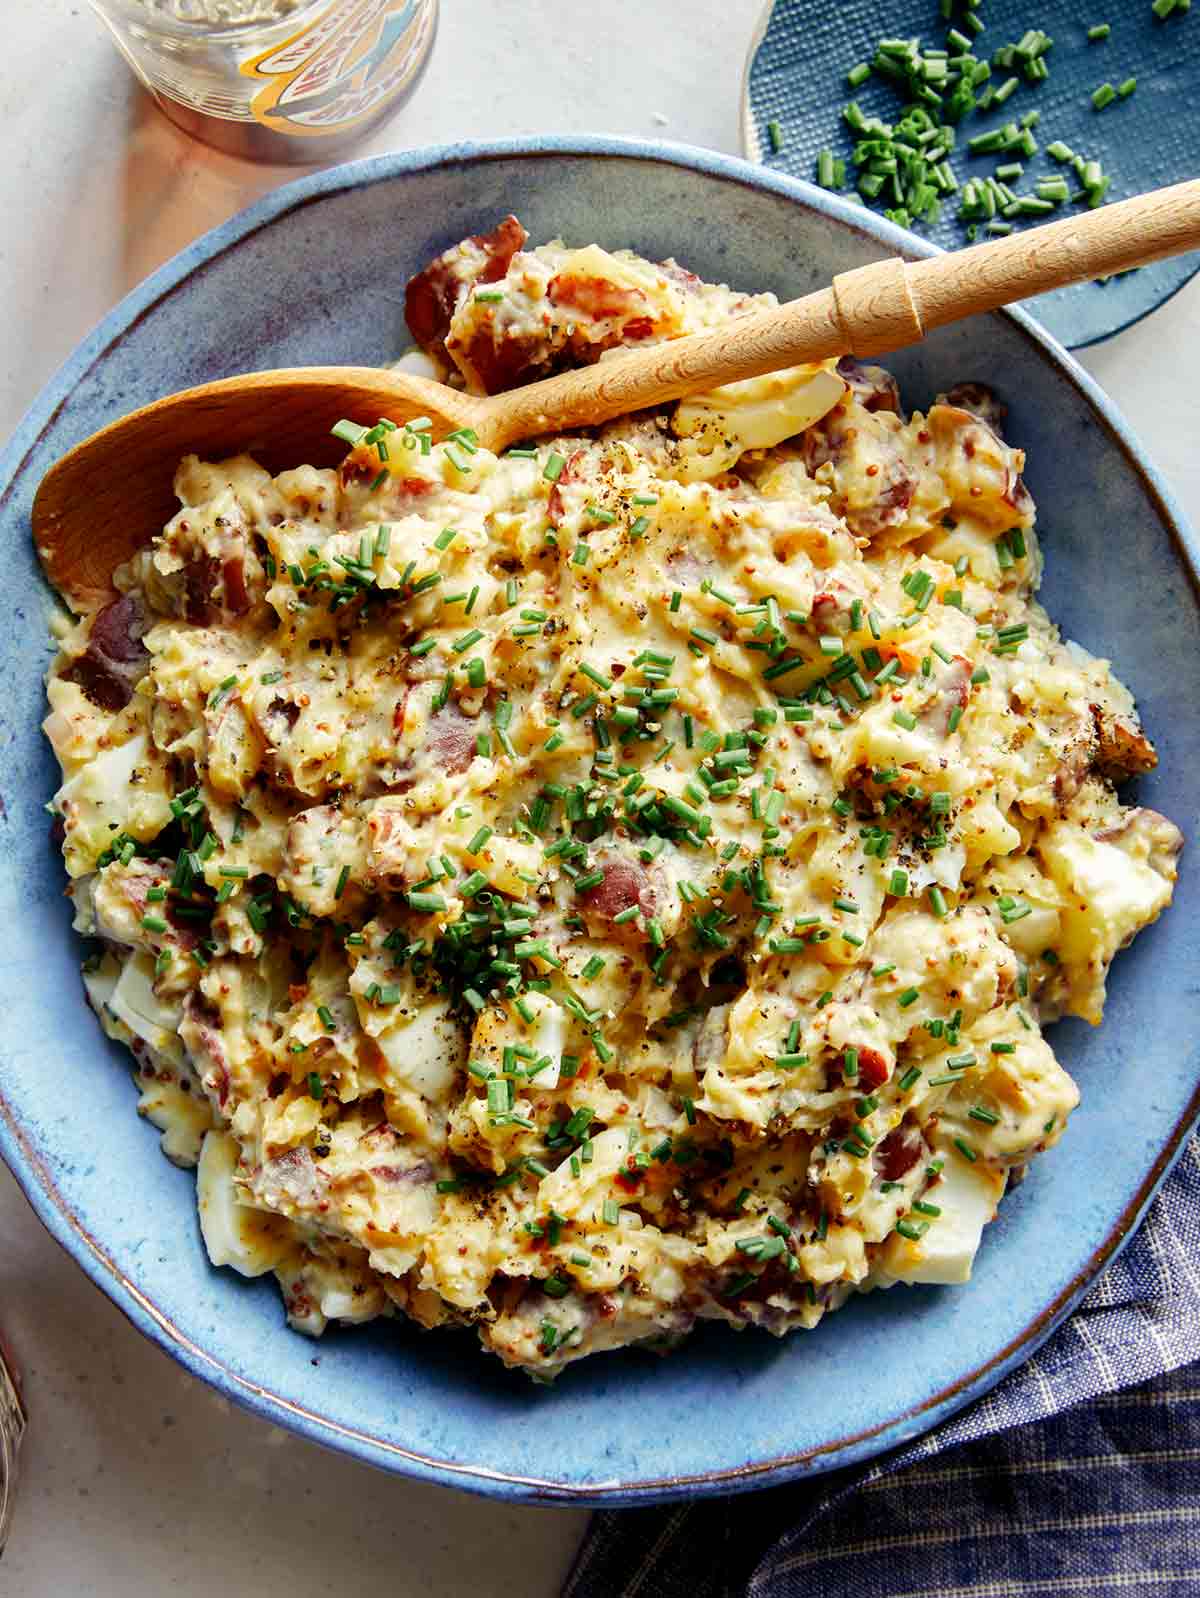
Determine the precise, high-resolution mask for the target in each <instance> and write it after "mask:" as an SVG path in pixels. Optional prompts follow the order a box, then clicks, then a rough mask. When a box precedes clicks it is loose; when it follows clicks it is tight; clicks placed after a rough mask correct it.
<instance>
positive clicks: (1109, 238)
mask: <svg viewBox="0 0 1200 1598" xmlns="http://www.w3.org/2000/svg"><path fill="white" fill-rule="evenodd" d="M1196 248H1200V180H1193V181H1191V182H1188V183H1177V184H1175V185H1174V187H1172V188H1168V189H1157V190H1155V191H1153V192H1152V193H1150V194H1143V195H1138V196H1137V197H1136V198H1134V199H1132V200H1122V201H1120V202H1119V203H1118V204H1115V205H1106V206H1103V207H1101V208H1099V209H1097V210H1095V211H1090V212H1088V213H1087V214H1086V215H1083V216H1072V217H1066V218H1064V219H1063V220H1062V221H1059V222H1050V223H1045V224H1043V225H1042V226H1040V227H1038V228H1033V229H1031V230H1030V231H1029V232H1026V233H1016V234H1013V235H1011V236H1010V237H1008V238H999V239H989V240H988V241H987V242H986V243H984V244H976V245H973V246H971V247H970V248H968V249H964V250H956V251H952V252H949V253H947V254H944V255H935V256H930V257H929V258H928V259H926V260H923V261H911V262H910V261H902V260H900V259H898V258H897V259H892V260H886V261H875V262H873V263H872V264H871V265H870V266H864V267H860V268H859V269H858V270H857V271H854V272H844V273H842V275H841V276H840V277H837V278H835V279H834V283H833V286H832V288H828V289H822V290H820V291H819V292H818V293H816V294H809V295H807V296H806V297H805V298H804V299H801V300H793V301H792V302H791V303H790V304H788V305H783V306H780V307H779V308H778V309H776V310H769V311H757V312H755V313H753V314H752V315H750V316H745V317H740V318H739V319H738V320H737V321H736V322H733V323H731V324H729V325H728V326H726V327H722V328H720V329H718V330H717V331H716V332H712V333H697V334H693V335H692V336H691V337H688V338H682V339H674V340H671V341H669V342H667V343H664V344H656V345H654V346H653V347H652V348H650V349H646V350H638V351H635V352H632V353H629V354H626V355H622V356H621V357H620V359H614V360H611V361H602V362H601V363H600V364H599V365H598V366H593V367H588V368H586V369H585V370H583V371H577V372H567V373H564V374H563V375H562V376H560V377H551V378H547V379H546V380H545V381H544V382H541V383H531V384H530V385H529V386H528V387H526V388H522V389H517V390H515V391H514V392H513V393H510V394H505V395H503V396H502V398H501V400H500V401H499V402H498V408H499V409H500V410H501V411H502V414H498V415H497V416H496V419H495V422H494V423H493V424H492V427H491V428H490V429H489V434H490V436H489V437H487V438H486V439H485V441H486V442H492V441H493V439H494V440H495V443H496V445H503V444H508V443H511V442H513V441H514V440H515V439H518V438H524V437H532V436H534V435H536V434H539V433H548V432H554V431H557V430H558V429H561V428H567V427H573V426H579V425H586V424H587V423H589V422H602V421H607V420H608V419H609V418H611V417H614V416H621V415H624V414H625V413H626V412H628V411H633V410H640V409H642V408H643V407H645V406H649V405H660V404H663V403H664V402H665V401H667V400H672V399H678V398H679V397H680V396H681V395H683V394H688V393H695V392H697V391H698V390H701V389H706V388H715V387H717V386H718V385H720V384H722V383H732V382H736V381H738V380H739V379H741V378H746V377H758V376H759V375H761V374H762V373H763V372H773V371H778V370H779V369H780V368H781V367H784V366H798V365H800V364H802V363H803V362H806V361H822V360H827V359H829V358H830V357H832V356H837V355H881V354H883V353H885V352H886V351H888V350H896V349H903V348H904V347H905V346H906V345H909V344H915V343H918V342H919V341H920V339H921V338H923V337H924V334H925V332H926V331H927V330H928V329H930V328H934V327H942V326H944V325H945V324H946V323H947V322H956V321H959V320H961V319H962V318H964V317H967V316H973V315H974V314H975V313H976V312H979V311H993V310H996V309H997V308H998V307H1000V306H1002V305H1009V304H1011V303H1012V302H1013V301H1014V300H1022V299H1027V298H1029V296H1031V295H1034V294H1044V293H1045V292H1046V291H1047V290H1049V289H1055V288H1062V287H1063V286H1064V285H1066V284H1068V283H1079V282H1083V281H1086V280H1087V279H1088V278H1093V277H1104V276H1107V275H1109V274H1111V273H1113V272H1123V271H1127V270H1128V269H1129V268H1130V267H1132V266H1144V265H1147V264H1148V263H1149V262H1151V261H1157V260H1160V259H1162V258H1163V257H1164V256H1168V255H1178V254H1180V253H1181V252H1182V251H1184V250H1188V249H1196Z"/></svg>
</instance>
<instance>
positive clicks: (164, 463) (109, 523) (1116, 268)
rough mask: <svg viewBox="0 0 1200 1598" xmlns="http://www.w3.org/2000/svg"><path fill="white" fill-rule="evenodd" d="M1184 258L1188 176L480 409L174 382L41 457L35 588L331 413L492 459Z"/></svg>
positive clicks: (393, 375)
mask: <svg viewBox="0 0 1200 1598" xmlns="http://www.w3.org/2000/svg"><path fill="white" fill-rule="evenodd" d="M1197 247H1200V180H1193V181H1191V182H1188V183H1179V184H1176V185H1175V186H1174V187H1172V188H1167V189H1158V190H1155V191H1154V192H1152V193H1150V194H1143V195H1140V196H1138V197H1137V198H1135V199H1132V200H1124V201H1122V202H1121V203H1119V204H1116V205H1109V206H1105V207H1103V208H1102V209H1099V210H1095V211H1091V212H1088V213H1087V214H1086V215H1083V216H1072V217H1068V218H1064V219H1063V220H1062V221H1059V222H1050V223H1047V224H1045V225H1043V226H1041V227H1038V228H1035V229H1033V230H1031V231H1029V232H1025V233H1015V234H1012V235H1010V236H1009V237H1007V238H998V239H995V240H991V241H989V242H987V243H985V244H976V245H974V246H972V247H971V248H969V249H964V250H957V251H954V252H953V253H950V254H942V255H935V256H931V257H929V258H928V259H926V260H922V261H902V260H899V259H892V260H885V261H877V262H875V263H874V264H872V265H870V266H864V267H860V268H859V269H858V270H856V271H853V272H845V273H843V274H842V275H841V276H840V277H836V278H835V279H834V281H833V285H832V287H831V288H827V289H822V290H820V291H819V292H818V293H816V294H809V295H807V296H806V297H805V298H804V299H800V300H793V301H792V302H791V303H790V304H787V305H782V306H779V307H778V308H776V309H773V310H767V311H757V312H754V313H753V314H751V315H748V316H743V317H739V318H738V319H737V320H736V321H732V322H730V323H729V324H728V325H727V326H725V327H721V328H718V329H717V330H716V331H714V332H709V333H696V334H692V335H690V336H689V337H687V338H680V339H673V340H671V341H669V342H666V343H662V344H656V345H653V346H651V347H649V348H647V349H643V350H637V351H630V352H628V353H625V354H623V355H622V356H621V357H620V358H619V359H611V360H606V361H602V362H600V363H599V364H598V365H595V366H589V367H586V368H584V369H582V370H580V371H574V372H567V373H564V374H562V375H561V376H559V377H551V378H547V379H545V380H544V381H542V382H538V383H531V384H529V385H527V386H526V387H524V388H518V389H514V390H513V391H512V392H510V393H507V394H497V395H495V396H493V397H491V398H484V397H480V396H477V395H473V394H463V393H460V392H458V391H457V390H455V389H452V388H447V387H446V386H445V385H444V384H442V383H433V382H430V381H428V380H427V379H424V378H420V377H415V376H409V375H407V374H405V373H400V372H389V371H383V370H378V369H376V368H374V367H367V366H329V367H319V366H316V367H296V368H293V369H289V370H286V371H278V372H254V373H251V374H249V375H247V376H242V377H229V378H225V379H223V380H222V381H220V382H217V383H205V384H203V385H202V386H201V387H199V388H191V389H185V390H184V391H183V392H182V393H179V394H172V395H169V396H168V397H167V398H166V399H161V400H157V401H155V403H154V404H152V405H146V406H143V407H142V409H141V410H137V411H134V412H132V413H131V414H130V415H129V416H126V417H124V418H123V419H122V420H121V421H119V422H114V423H112V424H111V426H109V427H105V428H102V429H101V430H100V432H98V433H93V435H92V436H91V437H90V438H88V439H85V440H84V442H83V443H82V444H79V445H77V446H76V447H75V448H74V449H73V450H71V451H70V453H69V454H67V455H65V456H64V457H63V458H62V460H60V461H58V462H57V463H56V464H55V465H54V466H53V467H52V468H51V469H50V471H49V472H47V474H46V476H45V478H44V479H43V481H42V484H41V486H40V487H39V489H38V492H37V497H36V499H35V500H34V505H33V533H34V539H35V540H36V543H37V549H38V553H39V555H40V557H41V560H42V563H43V565H44V567H45V570H46V574H47V576H48V577H49V578H50V581H51V582H52V583H53V584H54V585H55V587H56V588H58V589H59V590H60V591H61V592H62V593H63V594H64V595H65V597H66V598H67V599H68V600H69V601H70V602H71V604H72V605H74V606H76V607H77V608H79V609H88V608H91V607H94V606H96V605H100V604H103V603H104V602H105V601H106V600H107V599H109V598H111V596H112V594H113V591H114V590H113V587H112V573H113V570H114V568H115V567H116V566H118V565H120V564H121V563H122V562H124V561H126V560H128V559H129V558H130V556H131V555H133V554H134V552H135V551H136V550H137V549H138V548H140V547H141V546H142V545H144V544H146V543H148V542H149V541H150V539H152V538H153V537H154V536H155V534H157V533H158V532H159V531H161V529H162V527H163V524H164V523H165V522H166V521H167V520H168V519H169V517H170V516H171V515H173V514H174V512H175V510H176V508H177V506H176V502H175V499H174V496H173V494H172V491H171V484H172V480H173V477H174V472H175V468H176V465H177V464H178V462H179V460H180V458H181V457H182V456H183V455H184V454H189V453H194V454H198V455H199V456H200V457H201V458H202V459H221V458H222V457H223V456H225V455H229V454H233V453H236V452H237V451H239V450H251V451H252V452H253V453H254V454H255V456H256V457H257V458H258V459H259V460H260V462H261V463H262V464H263V465H264V466H266V467H267V468H268V469H270V470H273V471H278V470H282V469H284V468H285V467H288V466H297V465H300V464H301V463H311V464H313V465H323V464H324V465H328V464H332V463H333V462H334V461H336V460H337V459H338V458H339V456H340V455H341V453H342V449H343V447H342V446H341V445H340V444H338V442H337V441H336V440H335V439H333V438H331V436H330V428H331V427H332V426H333V424H334V423H335V422H336V421H337V420H338V419H339V418H340V417H350V418H353V419H356V420H359V421H363V422H367V423H373V422H374V421H375V420H376V419H377V418H378V417H380V416H387V417H390V418H391V419H392V420H393V421H396V422H404V421H408V420H411V419H413V418H415V417H417V416H428V417H431V418H432V420H433V432H434V437H435V438H440V437H442V436H444V435H445V434H446V433H447V432H451V431H453V430H454V429H456V428H460V427H471V428H474V430H475V432H476V433H477V434H478V437H479V442H480V444H481V445H483V446H484V447H485V448H487V449H490V450H496V451H499V450H502V449H504V448H506V447H507V446H508V445H510V444H513V443H515V442H516V441H517V440H519V439H526V438H533V437H536V436H537V435H539V434H543V433H552V432H557V431H560V430H562V429H565V428H570V427H580V426H587V425H589V424H592V423H597V422H603V421H607V420H609V419H610V418H611V417H614V416H621V415H624V414H625V413H627V412H629V411H634V410H639V409H641V408H643V407H645V406H650V405H658V404H661V403H663V402H664V401H666V400H673V399H678V398H679V397H680V396H681V395H684V394H689V393H694V392H697V391H700V390H704V389H709V388H714V387H716V386H718V385H720V384H722V383H730V382H735V381H737V380H739V379H742V378H747V377H757V376H759V375H761V374H762V373H764V372H771V371H776V370H778V369H780V368H781V367H787V366H796V365H799V364H801V363H803V362H812V361H822V360H826V359H829V358H830V357H833V356H838V355H881V354H883V353H884V352H886V351H888V350H895V349H900V348H902V347H904V346H905V345H909V344H915V343H917V342H918V340H920V339H921V338H922V337H923V336H924V334H925V333H926V331H927V330H929V329H930V328H935V327H942V326H944V325H945V324H946V323H948V322H956V321H959V320H961V319H962V318H963V317H967V316H973V315H974V314H975V313H976V312H977V311H991V310H995V309H996V308H997V307H998V306H1001V305H1007V304H1009V303H1011V302H1012V301H1014V300H1022V299H1026V298H1028V297H1029V296H1031V295H1034V294H1042V293H1045V292H1046V291H1047V290H1049V289H1056V288H1061V287H1063V285H1064V284H1067V283H1078V282H1083V281H1085V280H1087V279H1089V278H1094V277H1103V276H1107V275H1109V274H1112V273H1114V272H1124V271H1127V270H1129V268H1131V267H1134V266H1144V265H1146V264H1148V263H1149V262H1151V261H1157V260H1160V259H1161V258H1162V257H1164V256H1169V255H1177V254H1180V253H1181V252H1182V251H1184V250H1188V249H1195V248H1197Z"/></svg>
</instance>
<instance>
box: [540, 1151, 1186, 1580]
mask: <svg viewBox="0 0 1200 1598" xmlns="http://www.w3.org/2000/svg"><path fill="white" fill-rule="evenodd" d="M1196 1361H1200V1140H1197V1139H1193V1140H1192V1141H1191V1142H1190V1143H1189V1144H1188V1147H1187V1149H1186V1150H1185V1152H1184V1155H1183V1158H1182V1159H1181V1160H1180V1162H1179V1164H1178V1165H1177V1166H1176V1168H1175V1170H1174V1172H1173V1173H1172V1175H1171V1176H1170V1178H1169V1179H1168V1181H1167V1182H1166V1184H1165V1185H1164V1187H1163V1189H1162V1191H1161V1193H1160V1194H1159V1195H1158V1197H1157V1199H1156V1200H1155V1202H1154V1204H1153V1206H1152V1207H1151V1210H1150V1213H1149V1215H1148V1216H1147V1218H1146V1221H1145V1224H1144V1225H1143V1227H1142V1229H1141V1231H1140V1232H1139V1233H1138V1235H1137V1237H1136V1238H1135V1239H1134V1241H1133V1242H1132V1243H1131V1244H1130V1246H1129V1247H1128V1248H1127V1249H1126V1250H1125V1252H1124V1253H1123V1254H1122V1255H1121V1256H1120V1258H1119V1259H1117V1260H1116V1261H1114V1263H1113V1264H1112V1265H1111V1266H1110V1267H1109V1268H1108V1270H1107V1271H1106V1272H1105V1273H1104V1275H1103V1276H1102V1277H1101V1278H1100V1280H1099V1281H1098V1282H1097V1283H1096V1285H1095V1286H1094V1287H1093V1288H1092V1290H1091V1292H1090V1293H1089V1294H1088V1296H1087V1298H1085V1299H1084V1301H1083V1304H1082V1305H1081V1306H1080V1308H1079V1309H1078V1310H1077V1311H1076V1313H1075V1314H1074V1315H1073V1316H1072V1317H1071V1318H1070V1319H1069V1320H1068V1321H1067V1322H1066V1323H1065V1324H1064V1325H1063V1326H1061V1327H1060V1328H1059V1329H1058V1331H1057V1332H1056V1333H1055V1334H1054V1336H1053V1337H1052V1338H1050V1340H1049V1341H1048V1342H1047V1343H1045V1344H1044V1345H1043V1347H1042V1348H1040V1349H1039V1350H1038V1352H1037V1353H1036V1354H1035V1355H1034V1356H1033V1357H1032V1359H1030V1360H1029V1361H1028V1362H1027V1363H1026V1364H1025V1365H1023V1366H1022V1367H1021V1369H1020V1370H1018V1371H1014V1372H1013V1374H1012V1375H1011V1376H1009V1377H1008V1378H1007V1379H1006V1380H1005V1381H1003V1382H1002V1383H1001V1384H1000V1385H999V1386H998V1387H997V1388H995V1389H994V1390H993V1391H992V1392H991V1393H989V1394H988V1395H987V1396H986V1397H985V1398H982V1399H980V1400H979V1402H978V1403H976V1404H973V1405H972V1406H971V1407H970V1408H968V1409H966V1410H964V1411H963V1412H962V1413H960V1414H958V1415H956V1416H955V1417H954V1418H953V1419H952V1420H950V1421H948V1422H947V1423H946V1424H945V1425H944V1426H942V1427H941V1428H940V1429H939V1430H938V1431H936V1432H934V1433H933V1434H931V1435H930V1436H927V1437H923V1438H920V1439H919V1440H918V1441H917V1442H915V1443H911V1444H909V1445H907V1446H906V1447H904V1448H902V1449H899V1450H897V1452H895V1453H894V1454H890V1455H887V1456H885V1457H884V1458H881V1459H877V1460H874V1461H872V1462H871V1463H870V1464H868V1465H860V1466H855V1467H852V1468H850V1469H847V1470H843V1471H837V1472H833V1473H831V1474H829V1475H826V1476H821V1477H817V1478H815V1479H813V1480H811V1481H805V1482H798V1483H795V1484H793V1485H791V1486H787V1487H777V1488H773V1489H772V1490H770V1491H768V1492H763V1493H758V1494H751V1495H749V1496H746V1497H738V1498H730V1499H725V1500H723V1501H717V1502H705V1503H697V1504H693V1505H682V1506H680V1507H677V1508H670V1507H668V1508H665V1509H629V1510H613V1511H605V1512H603V1513H600V1514H597V1515H595V1516H594V1517H593V1519H592V1522H591V1525H590V1527H589V1529H588V1532H587V1535H586V1536H585V1538H584V1541H583V1544H582V1546H581V1548H580V1551H579V1554H578V1557H577V1559H576V1562H575V1566H574V1568H573V1570H572V1571H571V1574H570V1576H569V1578H568V1580H567V1583H566V1586H565V1587H564V1589H563V1598H802V1595H803V1598H1084V1595H1085V1594H1105V1593H1114V1594H1120V1595H1121V1598H1152V1595H1153V1598H1169V1595H1172V1594H1181V1595H1182V1594H1189V1595H1200V1364H1194V1363H1193V1362H1196ZM1189 1365H1191V1369H1184V1368H1183V1367H1187V1366H1189ZM1085 1401H1086V1402H1085ZM1035 1420H1036V1421H1039V1422H1040V1423H1041V1424H1040V1425H1037V1426H1031V1425H1029V1424H1028V1423H1029V1422H1030V1421H1035Z"/></svg>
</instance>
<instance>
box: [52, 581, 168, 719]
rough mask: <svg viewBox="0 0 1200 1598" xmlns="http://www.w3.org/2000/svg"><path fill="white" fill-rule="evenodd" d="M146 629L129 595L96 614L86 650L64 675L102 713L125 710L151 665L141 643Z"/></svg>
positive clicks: (144, 618) (139, 607)
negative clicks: (135, 687)
mask: <svg viewBox="0 0 1200 1598" xmlns="http://www.w3.org/2000/svg"><path fill="white" fill-rule="evenodd" d="M147 626H148V618H147V616H146V613H145V611H144V609H143V608H142V604H141V601H140V600H138V599H136V598H135V597H134V596H133V595H132V594H123V595H122V596H121V598H120V599H114V600H113V601H112V603H111V604H109V605H105V607H104V609H103V610H101V611H99V612H98V613H97V615H96V619H95V621H93V623H92V631H91V636H90V637H89V639H88V643H87V648H86V649H85V650H84V652H83V654H82V655H80V657H79V659H78V660H76V661H75V663H74V665H73V666H71V668H70V670H69V671H67V672H66V674H65V675H66V677H67V678H68V680H69V681H70V682H73V683H76V684H77V685H78V686H79V688H80V689H82V691H83V693H84V695H85V697H86V698H87V699H89V700H90V701H91V703H92V704H93V705H97V706H99V708H100V709H101V710H109V711H114V712H115V711H118V710H124V708H125V706H126V705H127V704H128V703H129V701H130V699H132V698H133V689H134V684H135V683H136V682H137V681H138V680H139V678H141V677H143V676H144V675H145V673H146V670H147V668H148V666H149V664H150V655H149V652H148V651H147V649H146V646H145V644H143V642H142V638H143V636H144V634H145V632H146V630H147Z"/></svg>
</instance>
